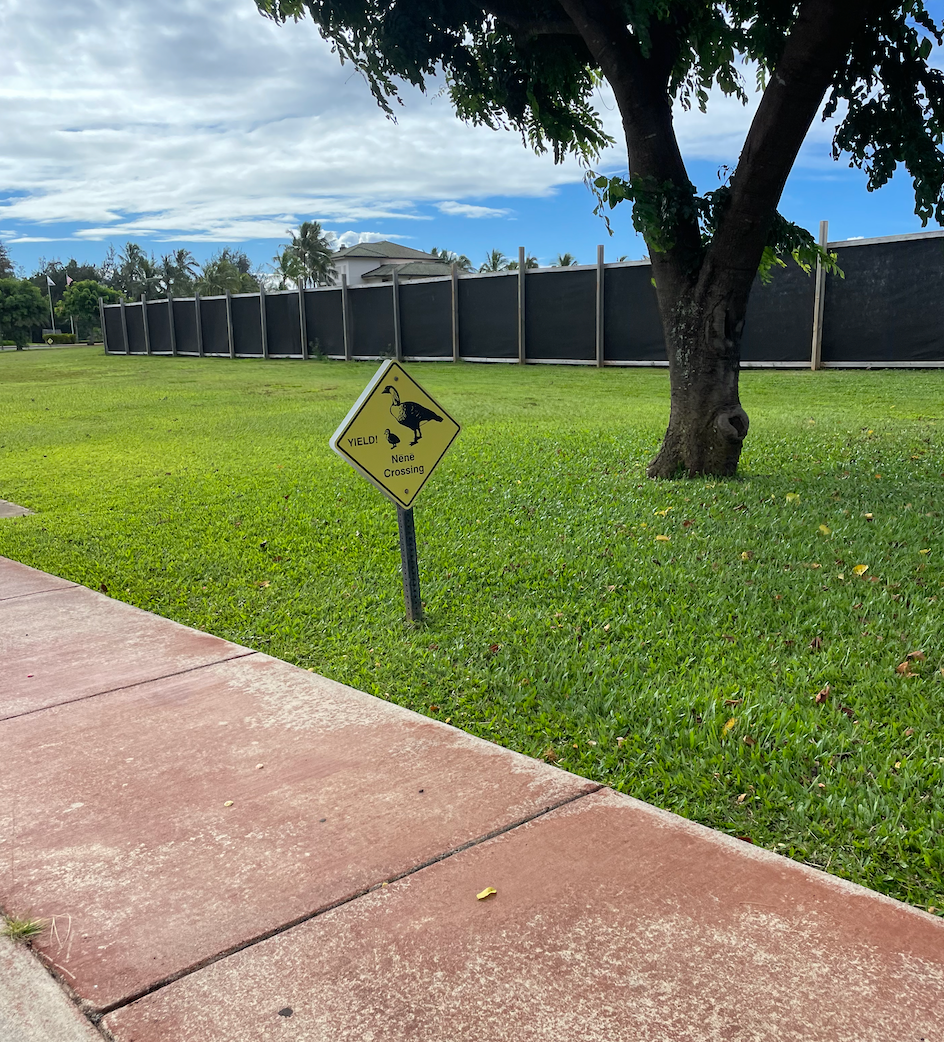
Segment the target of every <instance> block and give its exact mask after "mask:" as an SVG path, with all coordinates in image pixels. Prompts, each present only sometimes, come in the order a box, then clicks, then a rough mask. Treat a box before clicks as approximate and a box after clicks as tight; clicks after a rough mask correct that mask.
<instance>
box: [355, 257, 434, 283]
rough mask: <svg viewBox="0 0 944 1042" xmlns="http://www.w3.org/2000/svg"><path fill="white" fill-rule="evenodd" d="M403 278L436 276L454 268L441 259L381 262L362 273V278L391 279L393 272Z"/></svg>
mask: <svg viewBox="0 0 944 1042" xmlns="http://www.w3.org/2000/svg"><path fill="white" fill-rule="evenodd" d="M394 272H396V273H397V276H398V277H399V278H401V279H420V278H427V279H428V278H434V277H435V276H437V275H449V274H451V272H452V268H451V267H450V265H448V264H443V263H441V262H439V261H411V262H410V263H408V264H381V265H380V266H379V267H377V268H371V269H370V271H365V272H364V274H363V275H361V278H362V279H390V278H393V273H394Z"/></svg>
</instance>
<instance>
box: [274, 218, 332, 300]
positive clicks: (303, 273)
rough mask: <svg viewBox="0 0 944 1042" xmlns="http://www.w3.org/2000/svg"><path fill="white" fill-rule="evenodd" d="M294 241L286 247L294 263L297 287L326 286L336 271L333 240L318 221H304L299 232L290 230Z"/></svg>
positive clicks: (293, 277)
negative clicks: (332, 247)
mask: <svg viewBox="0 0 944 1042" xmlns="http://www.w3.org/2000/svg"><path fill="white" fill-rule="evenodd" d="M289 235H291V236H292V241H291V242H290V243H288V244H287V245H286V246H285V247H284V251H283V252H288V253H289V254H290V255H291V256H292V257H293V258H294V261H293V262H292V264H291V265H290V267H291V270H293V271H295V272H297V273H298V274H297V276H296V275H292V276H291V278H292V280H293V281H294V282H295V283H296V285H301V286H303V287H307V286H309V285H310V286H325V285H328V284H329V283H330V282H331V281H332V280H333V278H334V276H335V274H336V271H335V268H334V263H333V260H332V256H333V252H334V251H333V250H332V249H331V240H330V239H329V238H328V236H327V235H325V233H324V232H323V231H322V228H321V225H320V224H319V223H318V222H317V221H303V222H302V225H301V227H300V228H299V229H298V231H297V232H293V231H291V230H289ZM296 262H297V263H296Z"/></svg>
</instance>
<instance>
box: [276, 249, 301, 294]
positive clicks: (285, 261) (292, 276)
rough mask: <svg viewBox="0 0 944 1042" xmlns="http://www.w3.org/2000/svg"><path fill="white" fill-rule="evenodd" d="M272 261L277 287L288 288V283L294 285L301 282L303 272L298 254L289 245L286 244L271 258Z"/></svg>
mask: <svg viewBox="0 0 944 1042" xmlns="http://www.w3.org/2000/svg"><path fill="white" fill-rule="evenodd" d="M272 261H273V268H272V271H273V272H274V274H275V277H276V279H277V280H278V287H279V289H288V288H289V283H291V284H293V285H295V286H299V285H301V284H302V282H303V280H304V278H305V272H304V270H303V269H302V263H301V261H300V260H299V259H298V254H297V253H296V252H295V251H294V250H293V249H292V247H291V246H286V247H285V249H284V250H282V252H281V253H277V254H276V255H275V256H274V257H273V258H272Z"/></svg>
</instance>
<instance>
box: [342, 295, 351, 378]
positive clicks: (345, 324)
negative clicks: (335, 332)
mask: <svg viewBox="0 0 944 1042" xmlns="http://www.w3.org/2000/svg"><path fill="white" fill-rule="evenodd" d="M347 310H348V304H347V275H342V276H341V329H342V332H343V333H344V361H345V362H350V360H351V353H352V352H351V323H350V320H349V318H348V314H347Z"/></svg>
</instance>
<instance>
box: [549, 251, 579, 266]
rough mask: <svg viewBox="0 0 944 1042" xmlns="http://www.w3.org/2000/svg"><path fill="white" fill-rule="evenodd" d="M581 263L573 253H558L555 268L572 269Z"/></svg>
mask: <svg viewBox="0 0 944 1042" xmlns="http://www.w3.org/2000/svg"><path fill="white" fill-rule="evenodd" d="M578 263H579V261H578V260H577V258H576V257H575V256H574V255H573V254H572V253H558V255H557V260H556V261H555V263H554V267H555V268H572V267H573V266H574V265H575V264H578Z"/></svg>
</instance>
